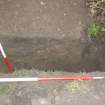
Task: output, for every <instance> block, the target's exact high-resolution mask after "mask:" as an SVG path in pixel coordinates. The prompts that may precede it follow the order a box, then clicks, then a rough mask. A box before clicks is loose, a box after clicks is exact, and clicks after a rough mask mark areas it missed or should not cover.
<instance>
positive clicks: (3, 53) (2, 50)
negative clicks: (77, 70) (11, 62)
mask: <svg viewBox="0 0 105 105" xmlns="http://www.w3.org/2000/svg"><path fill="white" fill-rule="evenodd" d="M0 51H1V53H2V56H3V57H4V58H6V54H5V52H4V49H3V47H2V45H1V43H0Z"/></svg>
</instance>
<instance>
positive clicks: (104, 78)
mask: <svg viewBox="0 0 105 105" xmlns="http://www.w3.org/2000/svg"><path fill="white" fill-rule="evenodd" d="M93 78H94V79H105V77H93Z"/></svg>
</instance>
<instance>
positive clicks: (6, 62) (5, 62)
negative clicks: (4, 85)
mask: <svg viewBox="0 0 105 105" xmlns="http://www.w3.org/2000/svg"><path fill="white" fill-rule="evenodd" d="M3 60H4V64H6V65H7V68H8V72H9V73H12V72H13V65H12V64H10V62H9V59H8V58H7V57H6V58H4V59H3Z"/></svg>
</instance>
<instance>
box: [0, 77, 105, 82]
mask: <svg viewBox="0 0 105 105" xmlns="http://www.w3.org/2000/svg"><path fill="white" fill-rule="evenodd" d="M101 79H105V77H91V76H80V77H74V76H65V77H64V76H63V77H62V76H61V77H25V78H0V83H3V82H4V83H5V82H35V81H36V82H37V81H52V80H101Z"/></svg>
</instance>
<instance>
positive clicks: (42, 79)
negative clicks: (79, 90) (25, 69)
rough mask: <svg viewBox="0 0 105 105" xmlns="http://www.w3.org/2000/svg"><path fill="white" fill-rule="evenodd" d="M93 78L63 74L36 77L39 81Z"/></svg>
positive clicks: (90, 78)
mask: <svg viewBox="0 0 105 105" xmlns="http://www.w3.org/2000/svg"><path fill="white" fill-rule="evenodd" d="M93 79H94V78H93V77H91V76H80V77H74V76H64V77H62V76H61V77H40V78H38V80H39V81H47V80H93Z"/></svg>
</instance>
